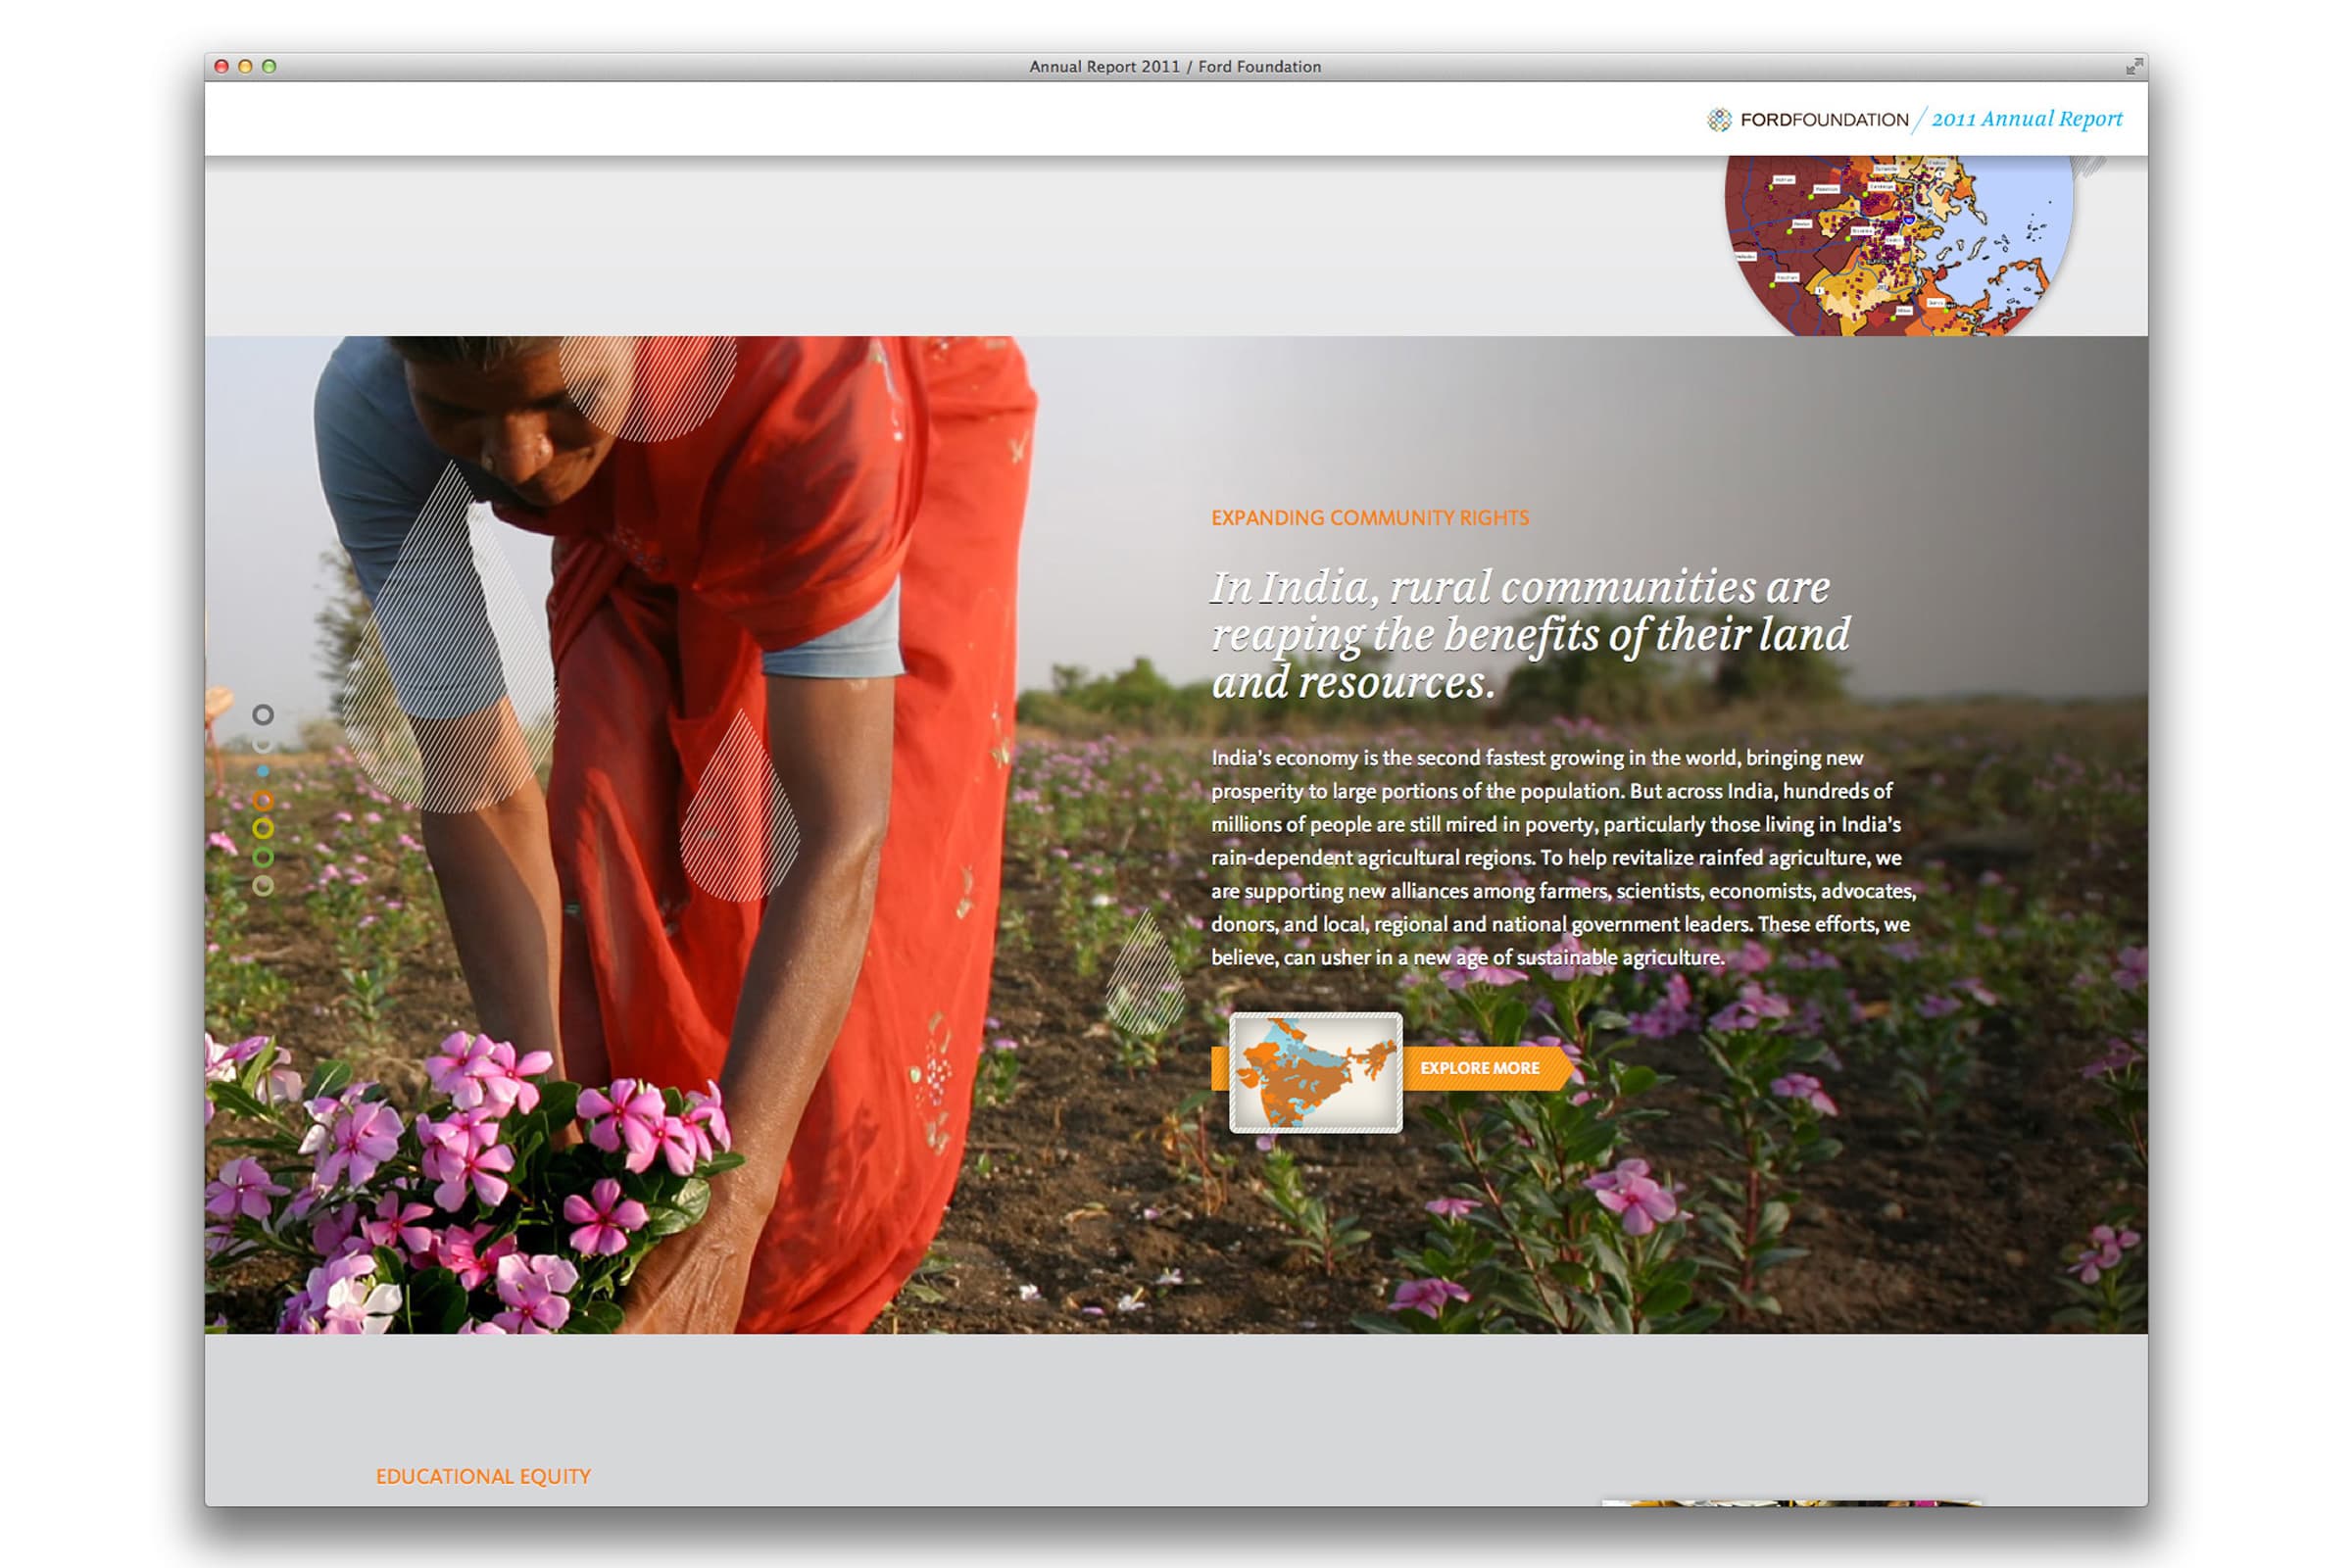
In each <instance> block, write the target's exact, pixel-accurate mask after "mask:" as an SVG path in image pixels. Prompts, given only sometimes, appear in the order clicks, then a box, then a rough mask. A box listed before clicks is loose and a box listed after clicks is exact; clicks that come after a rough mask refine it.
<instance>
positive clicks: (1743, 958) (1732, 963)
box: [1723, 941, 1772, 974]
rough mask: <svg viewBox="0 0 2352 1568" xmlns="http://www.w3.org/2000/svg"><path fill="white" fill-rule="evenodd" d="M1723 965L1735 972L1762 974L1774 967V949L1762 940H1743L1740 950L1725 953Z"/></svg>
mask: <svg viewBox="0 0 2352 1568" xmlns="http://www.w3.org/2000/svg"><path fill="white" fill-rule="evenodd" d="M1723 966H1724V968H1725V969H1726V970H1728V971H1730V972H1731V973H1733V974H1762V973H1763V972H1764V971H1765V970H1767V969H1769V968H1771V967H1772V950H1771V949H1769V948H1767V947H1765V946H1764V944H1763V943H1761V942H1754V941H1749V942H1743V943H1741V944H1740V951H1739V952H1737V953H1727V954H1725V955H1724V965H1723Z"/></svg>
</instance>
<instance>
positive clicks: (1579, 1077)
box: [1528, 1035, 1585, 1084]
mask: <svg viewBox="0 0 2352 1568" xmlns="http://www.w3.org/2000/svg"><path fill="white" fill-rule="evenodd" d="M1528 1044H1529V1045H1531V1046H1541V1047H1543V1048H1544V1050H1546V1051H1564V1052H1566V1053H1567V1054H1568V1081H1569V1082H1570V1083H1572V1084H1581V1083H1583V1082H1584V1081H1585V1058H1584V1056H1583V1054H1581V1053H1579V1052H1578V1051H1577V1049H1576V1042H1575V1041H1573V1040H1562V1039H1561V1038H1560V1037H1559V1036H1558V1035H1538V1036H1536V1038H1535V1039H1533V1040H1530V1041H1529V1042H1528Z"/></svg>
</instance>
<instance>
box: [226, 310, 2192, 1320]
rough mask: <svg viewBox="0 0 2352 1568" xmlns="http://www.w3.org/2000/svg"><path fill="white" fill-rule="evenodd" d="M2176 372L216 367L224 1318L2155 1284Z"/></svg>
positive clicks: (1209, 1311) (1514, 1304) (1757, 348)
mask: <svg viewBox="0 0 2352 1568" xmlns="http://www.w3.org/2000/svg"><path fill="white" fill-rule="evenodd" d="M2146 373H2147V359H2146V346H2145V343H2144V341H2141V340H2138V339H2064V338H2041V339H2036V338H2034V337H2033V336H2032V335H2031V334H2018V335H2016V336H2011V337H2005V338H2003V339H2001V340H2000V341H1998V342H1959V341H1933V340H1929V341H1906V340H1891V339H1890V340H1871V341H1858V342H1852V343H1824V344H1820V345H1813V344H1806V345H1789V344H1788V343H1786V342H1785V341H1780V340H1773V339H1755V340H1737V341H1735V340H1715V339H1676V340H1646V339H1621V340H1612V339H1524V340H1512V339H1480V340H1468V339H1463V340H1449V339H1438V340H1428V339H1233V340H1197V339H1188V340H1162V339H1037V340H1025V341H1021V342H1015V341H1014V340H1012V339H1009V338H921V339H897V338H874V339H843V338H821V339H820V338H755V337H737V338H729V337H698V338H680V337H505V338H499V337H490V338H466V337H450V338H430V337H420V338H405V337H392V338H377V337H351V338H346V339H342V340H340V341H334V340H302V339H276V338H223V339H216V340H214V341H213V342H212V343H211V344H210V345H209V346H208V355H207V406H208V425H207V522H206V541H205V546H206V625H207V648H206V666H207V667H206V677H205V678H206V690H205V722H204V732H203V740H204V746H205V753H206V759H205V768H204V780H203V789H204V815H205V845H204V851H203V866H204V878H205V893H206V920H207V933H206V957H205V996H204V1003H203V1005H204V1014H205V1016H204V1028H205V1034H206V1051H205V1054H206V1062H205V1067H206V1071H205V1078H206V1096H207V1103H206V1118H207V1120H206V1126H207V1133H206V1147H207V1155H206V1166H205V1170H204V1172H203V1177H204V1182H203V1185H204V1207H205V1221H204V1251H205V1266H206V1271H207V1281H208V1294H207V1319H208V1326H209V1327H211V1328H212V1329H214V1330H215V1331H219V1332H230V1333H273V1332H274V1333H361V1334H366V1333H467V1334H476V1335H496V1334H524V1333H547V1332H558V1333H602V1332H645V1333H737V1332H740V1333H806V1332H818V1333H826V1332H830V1333H858V1332H875V1333H924V1332H948V1333H1081V1334H1083V1333H1133V1332H1145V1333H1152V1332H1157V1333H1186V1332H1249V1333H1358V1332H1383V1333H1387V1332H1412V1333H1452V1332H1472V1333H1514V1332H1526V1333H1552V1332H1565V1333H1621V1332H1622V1333H1634V1332H1714V1333H1788V1332H1796V1333H1806V1332H1813V1333H1828V1332H1836V1333H1990V1332H2000V1333H2015V1332H2037V1331H2042V1330H2060V1331H2077V1332H2082V1331H2089V1332H2109V1333H2115V1332H2138V1331H2140V1330H2142V1329H2143V1328H2144V1327H2145V1323H2146V1314H2147V1300H2146V1295H2145V1289H2144V1283H2143V1282H2144V1279H2145V1257H2146V1252H2147V1249H2148V1247H2149V1246H2150V1245H2151V1243H2150V1241H2149V1236H2148V1230H2149V1227H2148V1224H2147V1215H2146V1206H2145V1205H2146V1192H2147V1176H2146V1162H2147V1153H2148V1151H2147V1137H2146V1115H2145V1106H2146V1072H2147V1062H2148V1055H2149V1049H2150V1048H2149V1041H2148V1038H2147V1032H2146V1018H2147V996H2148V989H2147V988H2148V984H2149V975H2148V960H2147V945H2146V930H2147V890H2148V864H2147V811H2146V791H2147V786H2148V779H2147V730H2146V684H2147V662H2148V661H2147V654H2148V641H2147V639H2148V629H2147V619H2146V613H2147V612H2146V600H2147V537H2146V518H2147V489H2146V486H2147V477H2146V476H2147V448H2146V418H2145V416H2146ZM1416 631H1420V632H1427V633H1428V634H1429V635H1427V636H1426V637H1416V636H1415V633H1416ZM1482 803H1483V804H1482ZM1495 803H1509V804H1508V805H1507V806H1498V805H1496V804H1495Z"/></svg>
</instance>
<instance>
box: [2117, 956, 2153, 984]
mask: <svg viewBox="0 0 2352 1568" xmlns="http://www.w3.org/2000/svg"><path fill="white" fill-rule="evenodd" d="M2112 978H2113V979H2114V981H2115V983H2116V985H2117V987H2118V988H2119V989H2121V990H2125V991H2137V990H2138V989H2139V988H2140V987H2141V986H2144V985H2146V984H2147V983H2148V950H2147V949H2145V948H2126V949H2124V950H2123V952H2121V953H2119V954H2117V955H2116V956H2115V970H2114V973H2113V975H2112Z"/></svg>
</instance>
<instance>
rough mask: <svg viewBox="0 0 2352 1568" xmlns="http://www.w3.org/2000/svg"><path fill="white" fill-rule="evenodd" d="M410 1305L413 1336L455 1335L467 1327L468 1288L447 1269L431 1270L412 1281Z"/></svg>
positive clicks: (408, 1299) (410, 1327) (422, 1272)
mask: <svg viewBox="0 0 2352 1568" xmlns="http://www.w3.org/2000/svg"><path fill="white" fill-rule="evenodd" d="M406 1305H407V1307H408V1312H409V1331H410V1332H411V1333H413V1334H455V1333H457V1332H458V1330H459V1329H461V1328H463V1327H465V1326H466V1287H465V1286H463V1285H462V1284H460V1283H459V1282H458V1277H457V1275H455V1274H453V1273H451V1272H450V1271H449V1270H448V1269H445V1268H428V1269H424V1270H422V1271H421V1272H419V1273H417V1275H416V1276H414V1277H413V1278H411V1279H410V1281H409V1285H408V1295H407V1299H406Z"/></svg>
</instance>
